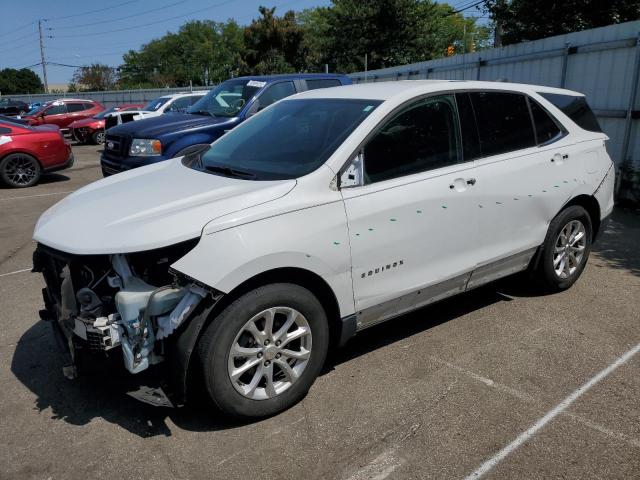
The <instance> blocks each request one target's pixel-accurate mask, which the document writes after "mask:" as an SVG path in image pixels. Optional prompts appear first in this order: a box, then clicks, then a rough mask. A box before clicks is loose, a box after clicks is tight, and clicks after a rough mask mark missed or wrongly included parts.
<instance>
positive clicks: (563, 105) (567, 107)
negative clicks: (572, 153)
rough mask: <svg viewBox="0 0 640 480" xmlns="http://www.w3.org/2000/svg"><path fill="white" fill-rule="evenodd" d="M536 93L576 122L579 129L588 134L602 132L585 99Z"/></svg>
mask: <svg viewBox="0 0 640 480" xmlns="http://www.w3.org/2000/svg"><path fill="white" fill-rule="evenodd" d="M538 93H539V94H540V95H541V96H542V97H543V98H545V99H546V100H549V101H550V102H551V103H553V104H554V105H555V106H556V107H558V108H559V109H560V110H562V113H564V114H565V115H566V116H567V117H569V118H570V119H571V120H573V121H574V122H576V124H578V126H579V127H580V128H583V129H585V130H588V131H590V132H602V129H601V128H600V124H599V123H598V119H597V118H596V116H595V115H594V114H593V111H592V110H591V108H590V107H589V104H588V103H587V99H586V98H585V97H583V96H575V95H560V94H557V93H542V92H538Z"/></svg>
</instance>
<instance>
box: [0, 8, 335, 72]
mask: <svg viewBox="0 0 640 480" xmlns="http://www.w3.org/2000/svg"><path fill="white" fill-rule="evenodd" d="M329 3H330V0H226V1H225V0H128V1H127V0H102V1H99V2H88V1H86V0H83V1H81V0H0V8H1V10H2V13H3V15H2V16H0V68H6V67H12V68H21V67H26V66H29V65H32V64H34V63H38V62H40V49H39V44H38V25H37V21H38V19H40V18H43V19H48V20H47V21H46V22H44V23H43V26H44V28H45V31H44V32H43V33H44V34H45V35H46V36H47V37H53V38H45V56H46V59H47V61H50V62H58V63H65V64H69V65H83V64H89V63H93V62H101V63H107V64H109V65H114V66H115V65H119V64H120V63H121V61H122V54H123V53H124V52H126V51H128V50H129V49H134V50H135V49H138V48H139V47H140V46H141V45H142V44H143V43H146V42H148V41H149V40H152V39H154V38H158V37H161V36H162V35H164V34H165V33H166V32H168V31H176V30H177V29H178V28H179V27H180V26H181V25H182V24H183V23H185V22H186V21H188V20H204V19H210V20H215V21H225V20H227V19H229V18H234V19H235V20H236V21H237V22H238V23H240V24H243V25H245V24H248V23H250V22H251V20H252V19H253V18H256V17H257V16H258V7H259V6H260V5H265V6H267V7H273V6H275V7H277V10H276V12H279V13H283V12H284V11H286V10H296V11H297V10H303V9H305V8H309V7H314V6H320V5H328V4H329ZM97 10H100V11H97ZM65 17H66V18H65ZM123 17H124V18H123ZM172 17H179V18H172ZM49 29H50V30H49ZM115 30H120V31H115ZM102 32H107V33H102ZM33 70H34V71H35V72H36V73H38V75H41V74H42V67H40V66H37V67H34V68H33ZM73 72H74V68H67V67H57V66H53V65H48V66H47V76H48V79H49V83H50V84H66V83H68V82H69V80H70V79H71V75H72V74H73Z"/></svg>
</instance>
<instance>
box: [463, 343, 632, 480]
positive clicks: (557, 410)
mask: <svg viewBox="0 0 640 480" xmlns="http://www.w3.org/2000/svg"><path fill="white" fill-rule="evenodd" d="M639 351H640V343H639V344H637V345H636V346H635V347H633V348H632V349H631V350H628V351H627V352H626V353H624V354H623V355H621V356H620V357H618V359H617V360H616V361H615V362H613V363H612V364H611V365H609V366H608V367H607V368H605V369H604V370H602V371H600V372H599V373H598V374H596V375H595V376H594V377H592V378H591V380H589V381H588V382H587V383H585V384H584V385H582V386H581V387H580V388H578V389H577V390H575V391H574V392H573V393H572V394H571V395H569V396H568V397H566V398H565V399H564V400H562V402H560V403H559V404H558V405H556V406H555V407H554V408H553V409H552V410H550V411H549V412H548V413H547V414H546V415H545V416H544V417H542V418H541V419H540V420H538V421H537V422H536V423H534V424H533V425H532V426H531V427H529V429H528V430H526V431H525V432H523V433H521V434H520V435H518V437H516V439H515V440H514V441H512V442H511V443H510V444H508V445H507V446H506V447H504V448H503V449H502V450H500V451H499V452H498V453H496V454H495V455H494V456H493V457H491V458H490V459H489V460H487V461H486V462H484V463H483V464H482V465H480V466H479V467H478V468H477V469H476V470H474V471H473V472H472V473H471V474H469V475H467V476H466V477H465V480H472V479H477V478H480V477H482V476H483V475H484V474H486V473H487V472H489V471H490V470H491V469H492V468H493V467H495V466H496V465H497V464H498V463H500V462H501V461H502V460H504V459H505V457H507V455H509V454H510V453H511V452H513V451H515V450H517V449H518V448H519V447H520V446H521V445H522V444H523V443H525V442H526V441H527V440H529V439H530V438H532V437H533V436H534V435H535V434H536V433H538V431H539V430H541V429H542V428H543V427H544V426H545V425H546V424H547V423H549V422H550V421H551V420H553V419H554V418H555V417H557V416H558V415H560V414H561V413H562V412H563V411H564V410H565V409H567V408H568V407H569V406H570V405H571V404H572V403H573V402H575V401H576V400H577V399H578V398H580V397H581V396H582V395H584V394H585V393H586V392H587V391H588V390H590V389H591V387H593V386H594V385H596V384H597V383H598V382H600V381H601V380H603V379H604V378H606V377H608V376H609V375H610V374H611V373H612V372H613V371H614V370H615V369H617V368H618V367H619V366H621V365H622V364H624V363H625V362H627V361H628V360H629V359H630V358H631V357H633V356H634V355H635V354H636V353H638V352H639Z"/></svg>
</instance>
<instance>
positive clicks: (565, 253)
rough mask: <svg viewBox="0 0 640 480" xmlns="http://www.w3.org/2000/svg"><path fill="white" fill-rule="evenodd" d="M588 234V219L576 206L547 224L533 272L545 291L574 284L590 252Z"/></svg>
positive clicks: (589, 224) (585, 213) (590, 236)
mask: <svg viewBox="0 0 640 480" xmlns="http://www.w3.org/2000/svg"><path fill="white" fill-rule="evenodd" d="M592 232H593V229H592V224H591V217H590V216H589V214H588V213H587V211H586V210H585V209H584V208H582V207H580V206H578V205H574V206H571V207H569V208H567V209H565V210H563V211H562V212H560V213H559V214H558V215H557V216H556V218H554V219H553V220H552V221H551V223H550V224H549V230H548V231H547V236H546V238H545V241H544V244H543V246H542V251H541V252H540V259H539V262H538V265H537V269H536V272H535V274H536V276H537V278H538V280H539V281H540V282H541V283H542V284H543V285H544V286H545V287H546V288H547V289H549V290H551V291H561V290H566V289H567V288H569V287H571V285H573V284H574V283H575V282H576V280H578V277H580V274H582V271H583V270H584V268H585V266H586V263H587V259H588V258H589V253H590V252H591V239H592Z"/></svg>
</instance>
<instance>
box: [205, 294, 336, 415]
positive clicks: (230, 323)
mask: <svg viewBox="0 0 640 480" xmlns="http://www.w3.org/2000/svg"><path fill="white" fill-rule="evenodd" d="M271 307H291V308H294V309H296V310H297V311H298V312H300V313H301V314H302V315H303V316H304V317H305V318H306V320H307V322H308V324H309V327H310V329H311V337H312V347H311V354H310V357H309V360H308V364H307V366H306V367H305V369H304V370H303V372H302V374H301V376H300V377H299V378H298V379H297V380H296V381H295V382H293V383H292V385H291V386H290V387H289V388H288V389H287V390H285V391H284V392H282V393H280V394H278V395H277V396H275V397H273V398H269V399H264V400H254V399H250V398H247V397H245V396H243V395H242V394H240V393H239V392H238V391H237V390H236V389H235V388H234V386H233V384H232V380H231V378H230V376H229V373H228V366H227V359H228V355H229V351H230V348H231V345H232V343H233V342H234V340H235V338H236V335H237V334H238V333H239V331H240V330H241V329H242V328H243V326H244V325H245V323H246V322H247V321H248V320H249V319H251V318H252V317H253V316H254V315H257V314H258V313H260V312H262V311H263V310H266V309H268V308H271ZM328 346H329V327H328V323H327V315H326V313H325V310H324V308H323V307H322V305H321V304H320V302H319V301H318V299H317V298H316V297H315V296H314V295H313V294H312V293H311V292H310V291H309V290H307V289H306V288H303V287H301V286H299V285H294V284H288V283H275V284H270V285H266V286H262V287H259V288H256V289H255V290H252V291H250V292H248V293H246V294H244V295H242V296H241V297H239V298H238V299H237V300H235V301H234V302H233V303H231V304H230V305H229V306H227V307H226V308H225V309H224V310H223V311H222V312H221V313H220V314H218V315H217V316H216V317H215V318H213V319H212V321H211V322H210V324H209V325H208V326H207V328H206V331H205V332H204V334H203V336H202V338H201V339H200V341H199V344H198V358H199V361H200V364H201V367H202V372H203V376H204V383H205V387H206V391H207V393H208V395H209V397H210V398H211V399H212V400H213V402H214V403H215V404H216V405H217V407H218V408H220V409H221V410H222V411H223V412H225V413H227V414H230V415H233V416H237V417H249V418H259V417H266V416H269V415H273V414H275V413H278V412H280V411H282V410H285V409H287V408H289V407H290V406H292V405H294V404H295V403H297V402H298V401H299V400H301V399H302V398H303V397H304V396H305V395H306V393H307V392H308V390H309V388H311V385H312V384H313V382H314V380H315V379H316V377H317V376H318V375H319V374H320V371H321V369H322V366H323V364H324V361H325V358H326V354H327V349H328Z"/></svg>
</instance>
